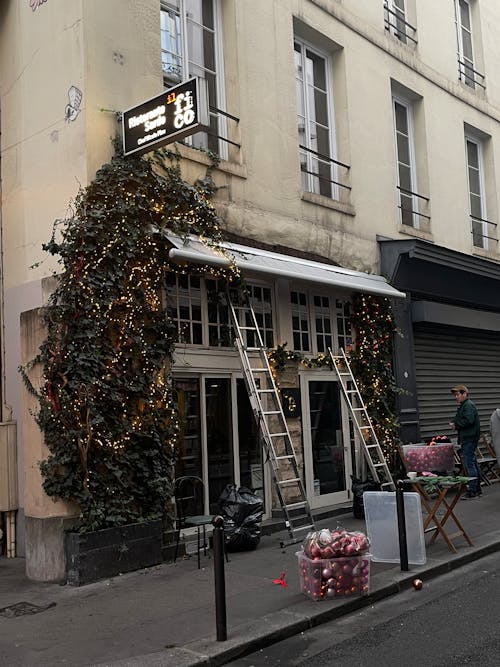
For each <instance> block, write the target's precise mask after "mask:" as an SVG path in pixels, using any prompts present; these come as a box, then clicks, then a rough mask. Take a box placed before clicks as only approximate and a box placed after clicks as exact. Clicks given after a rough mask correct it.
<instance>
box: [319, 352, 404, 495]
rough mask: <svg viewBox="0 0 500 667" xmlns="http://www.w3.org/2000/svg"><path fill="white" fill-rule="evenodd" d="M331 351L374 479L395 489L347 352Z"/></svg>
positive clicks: (335, 368) (382, 485)
mask: <svg viewBox="0 0 500 667" xmlns="http://www.w3.org/2000/svg"><path fill="white" fill-rule="evenodd" d="M328 353H329V355H330V359H331V361H332V367H333V370H334V371H335V372H336V374H337V377H338V379H339V383H340V386H341V388H342V394H343V397H344V400H345V402H346V403H347V406H348V408H349V412H350V415H351V419H352V422H353V425H354V427H355V429H356V431H357V433H358V435H359V439H360V441H361V446H362V450H363V453H364V455H365V459H366V462H367V463H368V467H369V468H370V471H371V474H372V476H373V479H374V480H375V481H376V482H378V483H379V484H380V488H381V489H382V491H395V490H396V485H395V484H394V480H393V478H392V475H391V472H390V470H389V466H388V465H387V462H386V460H385V457H384V453H383V451H382V448H381V446H380V443H379V441H378V438H377V434H376V433H375V429H374V428H373V424H372V420H371V419H370V415H369V414H368V411H367V409H366V406H365V404H364V403H363V398H362V396H361V392H360V391H359V387H358V384H357V382H356V379H355V378H354V375H353V373H352V370H351V366H350V364H349V360H348V358H347V356H346V353H345V352H344V350H343V349H341V350H340V353H339V354H338V355H334V354H333V352H332V350H331V348H328Z"/></svg>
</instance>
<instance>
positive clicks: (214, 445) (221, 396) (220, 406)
mask: <svg viewBox="0 0 500 667" xmlns="http://www.w3.org/2000/svg"><path fill="white" fill-rule="evenodd" d="M205 411H206V429H207V467H208V470H207V472H208V476H207V479H208V498H209V508H210V513H212V514H217V513H218V511H219V509H218V504H217V501H218V499H219V496H220V494H221V493H222V491H223V490H224V488H225V487H226V485H227V484H232V483H233V482H234V467H233V433H232V430H233V426H232V410H231V378H220V377H219V378H215V377H214V378H206V379H205Z"/></svg>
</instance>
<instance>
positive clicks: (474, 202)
mask: <svg viewBox="0 0 500 667" xmlns="http://www.w3.org/2000/svg"><path fill="white" fill-rule="evenodd" d="M465 149H466V159H467V177H468V186H469V206H470V217H471V223H472V243H473V245H474V246H475V247H476V248H486V247H487V245H488V243H487V241H488V230H487V224H488V223H487V220H486V218H487V215H486V202H485V188H484V171H483V156H482V146H481V143H480V142H479V141H477V140H475V139H472V138H470V137H466V138H465Z"/></svg>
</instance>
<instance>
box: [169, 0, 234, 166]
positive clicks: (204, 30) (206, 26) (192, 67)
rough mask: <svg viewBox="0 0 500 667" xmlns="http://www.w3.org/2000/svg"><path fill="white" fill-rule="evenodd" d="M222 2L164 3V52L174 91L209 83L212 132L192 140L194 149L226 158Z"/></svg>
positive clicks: (173, 0) (177, 0)
mask: <svg viewBox="0 0 500 667" xmlns="http://www.w3.org/2000/svg"><path fill="white" fill-rule="evenodd" d="M219 21H220V16H219V0H162V2H161V17H160V31H161V52H162V70H163V82H164V85H165V87H166V88H171V87H172V86H175V85H176V84H178V83H180V82H181V81H187V80H188V79H192V78H193V77H199V78H200V79H203V80H205V81H206V82H207V89H208V103H209V109H210V111H209V117H210V126H209V131H208V132H207V133H205V132H199V133H197V134H195V135H194V136H193V137H191V141H192V144H193V146H195V147H196V148H207V149H209V150H212V151H214V152H215V153H218V154H219V155H221V156H222V157H225V146H224V144H223V143H221V145H220V146H219V139H218V137H221V136H225V121H224V117H223V116H222V115H221V114H220V113H219V112H220V111H221V110H222V109H223V106H224V104H223V98H224V94H223V88H222V86H223V72H222V62H223V61H222V46H221V44H222V40H221V36H220V32H221V31H220V27H219Z"/></svg>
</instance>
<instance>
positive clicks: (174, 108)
mask: <svg viewBox="0 0 500 667" xmlns="http://www.w3.org/2000/svg"><path fill="white" fill-rule="evenodd" d="M207 125H208V102H207V95H206V82H205V81H204V80H200V79H190V80H189V81H185V82H184V83H180V84H179V85H178V86H174V87H173V88H169V89H168V90H165V91H163V93H161V94H160V95H157V96H156V97H153V98H152V99H150V100H146V101H145V102H142V104H138V105H137V106H135V107H131V108H130V109H127V110H126V111H124V112H123V120H122V126H123V150H124V153H125V155H131V154H133V153H146V152H147V151H151V150H155V149H156V148H160V146H165V145H166V144H169V143H172V142H173V141H177V140H179V139H182V138H184V137H187V136H188V135H190V134H194V133H195V132H199V131H200V130H201V129H204V128H206V127H207Z"/></svg>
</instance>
